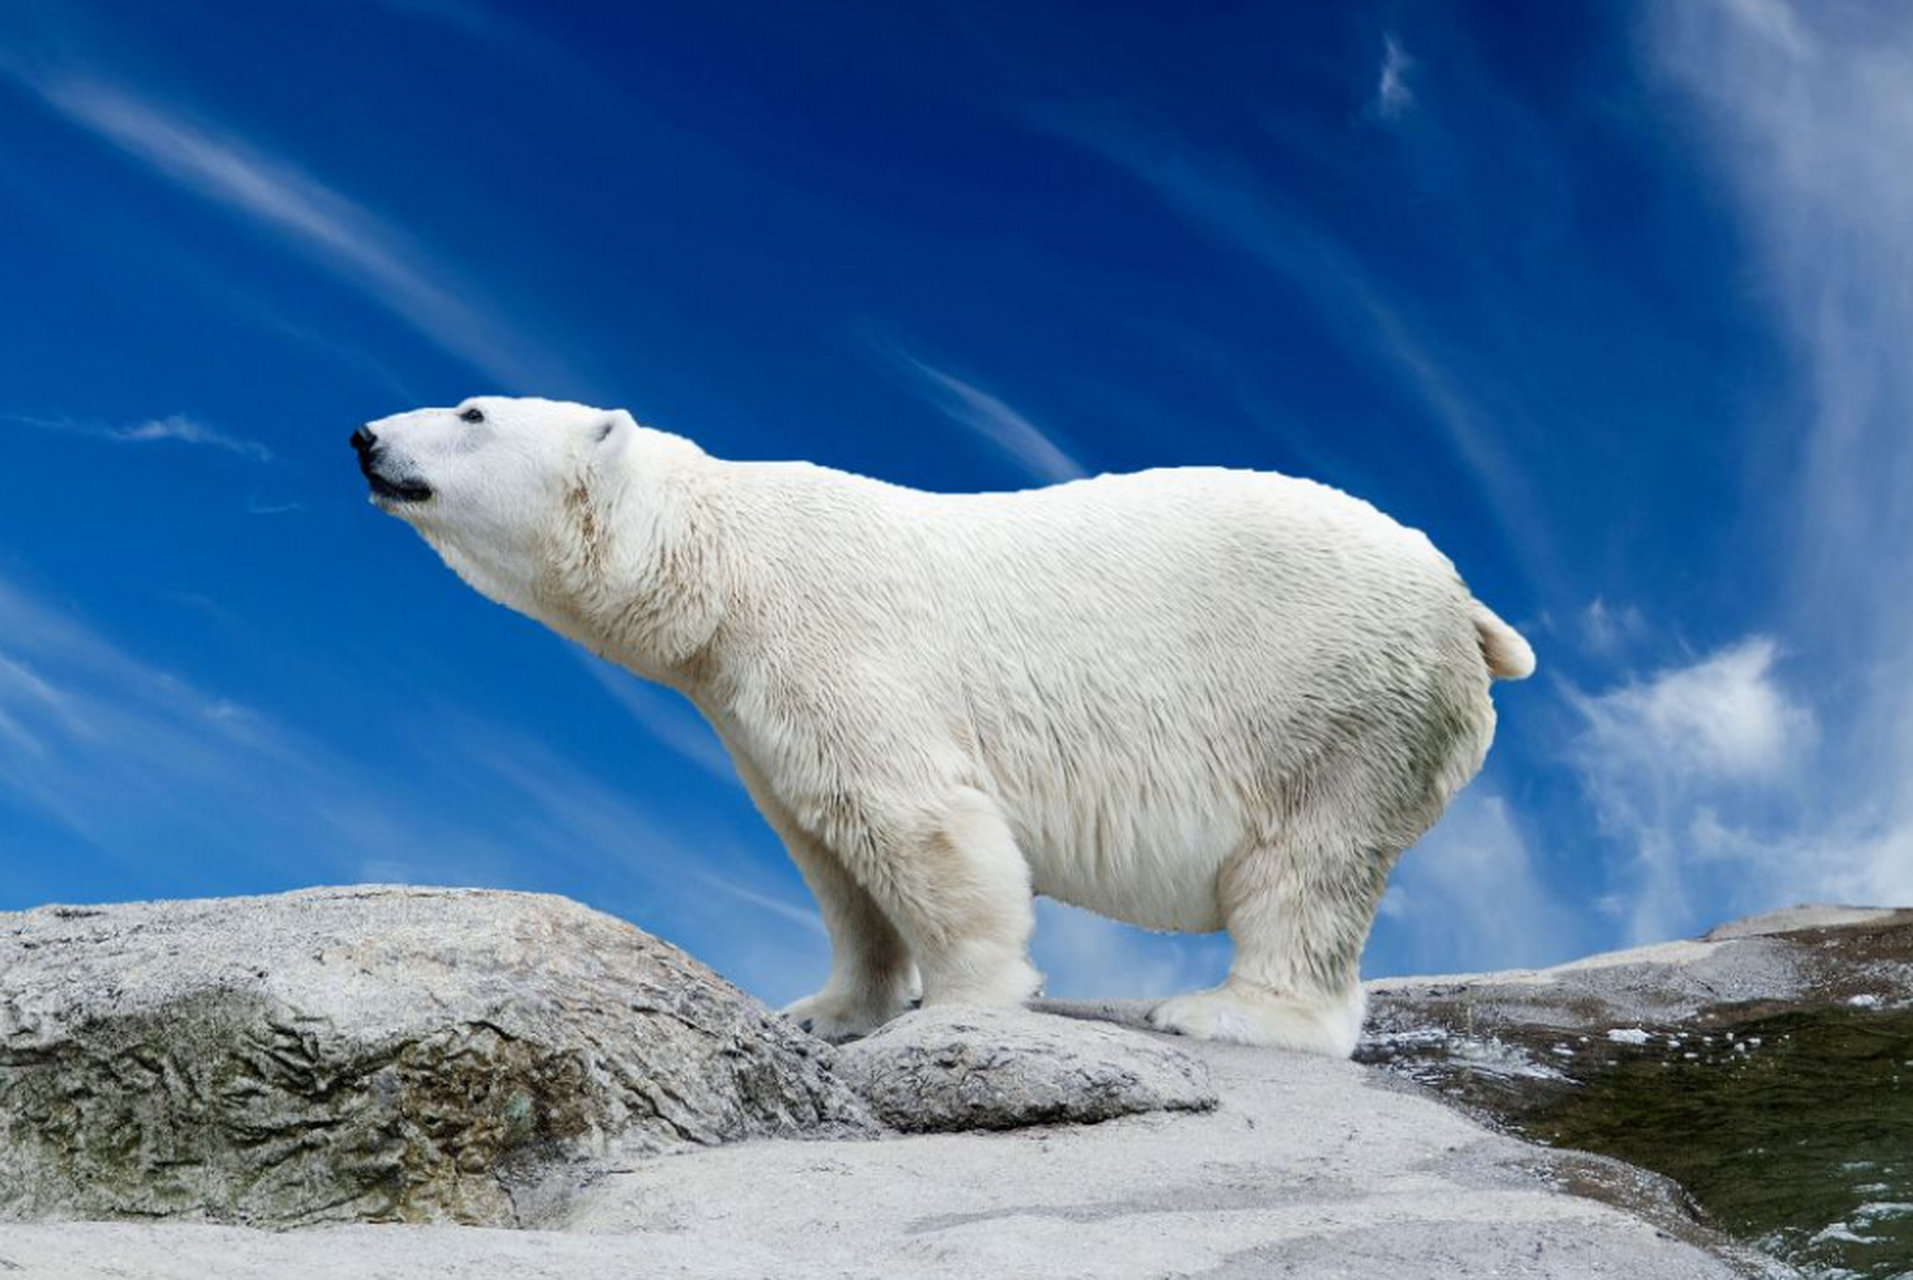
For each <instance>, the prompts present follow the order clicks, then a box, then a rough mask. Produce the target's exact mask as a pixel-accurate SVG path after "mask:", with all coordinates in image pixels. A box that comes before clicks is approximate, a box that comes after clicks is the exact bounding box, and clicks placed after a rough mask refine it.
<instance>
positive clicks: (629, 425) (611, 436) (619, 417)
mask: <svg viewBox="0 0 1913 1280" xmlns="http://www.w3.org/2000/svg"><path fill="white" fill-rule="evenodd" d="M637 426H638V424H637V422H636V421H634V420H633V419H632V417H631V415H630V414H628V413H626V412H625V411H624V410H623V409H613V410H611V412H609V413H607V414H605V416H604V418H603V419H602V420H601V421H600V422H599V423H598V424H597V425H596V426H594V427H593V428H592V429H591V432H592V443H593V444H595V445H597V446H598V447H599V448H600V449H611V450H615V449H620V448H622V447H624V446H625V445H627V444H629V443H630V442H631V433H632V432H633V431H635V430H636V429H637Z"/></svg>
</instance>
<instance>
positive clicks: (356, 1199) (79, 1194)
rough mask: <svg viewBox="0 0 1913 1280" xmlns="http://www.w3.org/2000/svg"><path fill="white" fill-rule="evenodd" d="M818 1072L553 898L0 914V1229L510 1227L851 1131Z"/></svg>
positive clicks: (186, 905)
mask: <svg viewBox="0 0 1913 1280" xmlns="http://www.w3.org/2000/svg"><path fill="white" fill-rule="evenodd" d="M831 1057H832V1050H831V1049H829V1048H828V1047H827V1046H825V1045H824V1044H822V1043H821V1042H819V1041H817V1040H815V1039H813V1038H811V1037H809V1036H806V1035H804V1034H803V1033H801V1032H800V1031H798V1030H797V1029H796V1028H795V1027H793V1026H792V1025H790V1024H789V1023H788V1022H787V1021H785V1020H784V1019H781V1018H779V1017H777V1016H775V1015H773V1014H771V1013H770V1012H769V1011H768V1010H766V1009H765V1008H764V1007H763V1006H762V1005H760V1004H758V1003H757V1002H756V1001H754V1000H752V999H750V998H749V997H747V996H745V995H743V994H742V993H741V992H739V991H737V990H736V989H735V988H733V987H732V986H730V985H729V984H728V983H726V982H724V981H723V980H722V979H721V978H719V977H717V976H716V975H715V974H713V973H711V972H710V971H709V970H708V969H705V968H704V967H703V966H702V965H699V964H697V963H696V962H695V961H693V960H691V959H689V958H688V957H686V956H685V955H684V954H682V953H681V952H679V951H677V950H676V949H674V948H672V947H670V946H668V945H666V944H664V943H662V942H659V941H658V940H656V939H655V938H652V937H650V936H648V935H646V934H644V933H642V932H640V931H639V930H637V929H635V928H633V927H631V926H630V925H628V924H625V923H623V922H621V921H618V920H614V919H612V918H611V917H609V916H605V915H601V914H599V913H597V912H593V911H589V910H587V909H585V908H583V907H580V906H578V905H577V904H575V903H571V902H568V901H565V900H564V899H561V898H553V897H545V896H539V895H530V894H517V893H491V892H479V891H466V890H438V889H406V888H381V887H361V888H351V889H314V890H307V891H304V892H299V893H289V894H283V895H279V896H276V897H263V898H236V899H225V900H217V901H201V902H155V903H140V904H133V905H126V906H112V907H46V908H42V909H39V910H36V911H28V912H24V913H18V914H0V1219H12V1220H16V1221H18V1220H23V1219H45V1218H73V1217H85V1218H114V1217H138V1218H145V1219H153V1218H169V1217H181V1218H190V1219H201V1220H209V1221H215V1222H235V1223H254V1224H262V1225H269V1226H288V1225H295V1224H309V1223H317V1222H341V1221H413V1222H418V1221H454V1222H460V1223H477V1224H491V1225H522V1224H525V1223H528V1222H533V1221H537V1220H539V1219H541V1218H542V1217H544V1216H547V1215H548V1214H549V1213H551V1212H555V1211H556V1209H557V1208H558V1207H559V1205H560V1204H561V1203H562V1201H563V1200H564V1198H565V1197H566V1196H567V1195H568V1194H569V1193H570V1191H571V1189H572V1188H573V1187H574V1186H575V1184H577V1183H578V1182H580V1181H583V1180H585V1179H587V1178H588V1177H590V1176H594V1174H595V1171H596V1170H597V1169H598V1168H600V1167H602V1164H603V1162H606V1161H611V1162H620V1161H627V1160H628V1159H629V1158H631V1157H633V1156H637V1155H643V1154H647V1153H653V1152H660V1151H665V1150H670V1149H676V1148H685V1147H696V1146H707V1145H712V1144H717V1143H723V1142H729V1141H733V1140H736V1139H742V1138H750V1137H763V1136H782V1137H794V1136H811V1135H861V1134H870V1133H873V1132H875V1125H874V1124H873V1122H872V1121H871V1119H870V1118H869V1115H868V1112H867V1110H866V1108H865V1107H864V1106H863V1105H862V1103H861V1102H860V1101H859V1100H858V1099H857V1098H856V1097H855V1095H853V1094H852V1093H851V1092H850V1090H849V1089H847V1088H846V1087H845V1086H844V1085H843V1084H842V1083H841V1082H840V1081H838V1080H837V1079H836V1078H835V1077H834V1076H833V1075H832V1074H831V1073H830V1071H829V1064H830V1060H831Z"/></svg>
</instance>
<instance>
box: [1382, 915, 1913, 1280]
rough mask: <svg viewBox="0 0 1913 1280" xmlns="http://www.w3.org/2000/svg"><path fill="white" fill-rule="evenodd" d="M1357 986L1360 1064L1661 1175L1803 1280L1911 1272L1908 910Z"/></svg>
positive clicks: (1534, 1135)
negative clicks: (1360, 994)
mask: <svg viewBox="0 0 1913 1280" xmlns="http://www.w3.org/2000/svg"><path fill="white" fill-rule="evenodd" d="M1369 990H1370V999H1369V1019H1368V1028H1367V1034H1366V1035H1365V1037H1364V1039H1363V1043H1362V1046H1361V1048H1360V1050H1359V1051H1358V1053H1357V1057H1358V1059H1359V1060H1361V1061H1363V1062H1367V1063H1372V1064H1375V1065H1378V1066H1381V1067H1383V1068H1385V1069H1386V1070H1388V1071H1389V1072H1391V1073H1395V1074H1398V1075H1400V1076H1402V1077H1405V1078H1407V1079H1410V1080H1414V1081H1416V1082H1418V1083H1420V1084H1422V1085H1426V1086H1428V1087H1431V1088H1433V1089H1434V1090H1436V1091H1438V1092H1439V1093H1440V1094H1441V1095H1442V1096H1443V1097H1444V1098H1446V1099H1448V1100H1449V1101H1450V1102H1451V1103H1453V1104H1455V1105H1458V1106H1460V1107H1462V1108H1463V1109H1465V1110H1466V1111H1468V1112H1469V1113H1471V1114H1474V1115H1476V1116H1479V1117H1481V1118H1483V1119H1485V1120H1487V1121H1488V1122H1490V1123H1492V1124H1495V1125H1497V1126H1499V1127H1502V1128H1504V1129H1506V1130H1507V1131H1509V1132H1513V1133H1516V1134H1520V1135H1522V1136H1525V1137H1528V1138H1531V1139H1535V1140H1538V1141H1540V1142H1544V1143H1547V1144H1549V1145H1551V1146H1556V1147H1564V1148H1565V1147H1572V1148H1579V1149H1582V1150H1587V1151H1594V1152H1602V1153H1605V1154H1607V1155H1610V1156H1614V1157H1618V1158H1621V1159H1623V1160H1626V1161H1629V1162H1631V1163H1633V1164H1636V1165H1641V1166H1645V1167H1646V1168H1649V1169H1653V1170H1657V1171H1659V1172H1660V1173H1662V1174H1665V1175H1667V1176H1669V1177H1670V1178H1673V1179H1675V1180H1677V1181H1678V1183H1679V1185H1680V1187H1681V1188H1682V1192H1681V1197H1682V1200H1683V1201H1684V1202H1685V1203H1686V1204H1688V1205H1689V1206H1690V1208H1691V1210H1692V1212H1693V1215H1694V1216H1695V1217H1697V1218H1699V1219H1703V1220H1705V1221H1707V1222H1709V1223H1711V1224H1713V1225H1715V1226H1718V1227H1720V1228H1722V1229H1724V1230H1726V1231H1728V1232H1731V1233H1732V1234H1734V1235H1735V1236H1737V1237H1739V1238H1740V1239H1742V1240H1745V1241H1748V1242H1751V1243H1753V1244H1756V1245H1758V1246H1759V1247H1760V1248H1761V1249H1762V1250H1765V1251H1767V1252H1769V1253H1772V1254H1775V1255H1778V1256H1780V1257H1782V1258H1785V1259H1787V1260H1788V1261H1790V1262H1792V1263H1794V1264H1795V1265H1797V1266H1799V1267H1800V1268H1802V1269H1803V1270H1805V1271H1806V1272H1807V1273H1809V1274H1811V1275H1816V1276H1829V1277H1832V1276H1839V1277H1852V1278H1859V1277H1882V1278H1884V1277H1901V1276H1908V1275H1913V911H1892V910H1881V909H1875V908H1863V907H1834V906H1802V907H1794V908H1790V909H1788V910H1785V911H1776V912H1772V913H1770V914H1767V915H1762V916H1755V917H1753V918H1751V919H1747V920H1739V921H1735V922H1733V923H1731V924H1726V925H1722V926H1720V927H1719V928H1717V929H1714V930H1713V931H1712V932H1710V933H1707V934H1705V935H1703V936H1702V937H1700V938H1696V939H1691V940H1685V941H1679V942H1669V943H1662V944H1659V945H1656V946H1649V947H1641V948H1638V949H1635V950H1632V951H1619V952H1613V953H1611V954H1607V955H1599V956H1593V957H1590V958H1588V959H1585V960H1578V961H1575V962H1574V963H1572V964H1565V965H1561V966H1559V967H1557V968H1552V969H1539V970H1518V971H1512V972H1504V973H1486V974H1472V975H1464V976H1458V977H1443V978H1401V979H1390V980H1387V981H1382V982H1376V983H1371V984H1370V987H1369Z"/></svg>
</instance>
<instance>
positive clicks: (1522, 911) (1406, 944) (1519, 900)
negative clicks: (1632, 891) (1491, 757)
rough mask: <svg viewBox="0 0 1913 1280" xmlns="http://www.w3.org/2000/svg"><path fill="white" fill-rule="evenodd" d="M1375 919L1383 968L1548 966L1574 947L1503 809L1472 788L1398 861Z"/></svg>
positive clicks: (1576, 940)
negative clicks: (1381, 936) (1383, 936)
mask: <svg viewBox="0 0 1913 1280" xmlns="http://www.w3.org/2000/svg"><path fill="white" fill-rule="evenodd" d="M1381 918H1382V919H1383V920H1384V921H1385V922H1387V926H1388V928H1389V930H1390V933H1391V938H1390V943H1391V946H1390V953H1391V955H1390V958H1391V959H1392V961H1393V964H1392V965H1391V968H1395V969H1399V970H1402V971H1404V972H1415V973H1431V972H1433V973H1441V972H1448V973H1454V972H1470V971H1478V970H1484V969H1507V968H1515V967H1528V966H1535V965H1543V964H1552V963H1554V962H1556V961H1560V960H1566V959H1569V958H1570V957H1571V956H1572V955H1573V954H1575V951H1576V948H1577V947H1578V945H1579V944H1580V943H1581V942H1582V940H1583V939H1582V937H1581V932H1580V930H1579V928H1577V925H1576V922H1575V920H1574V918H1573V916H1572V915H1571V913H1570V912H1569V911H1568V910H1567V909H1566V908H1565V907H1564V906H1563V905H1562V904H1561V903H1559V902H1557V901H1556V900H1555V899H1554V898H1553V897H1552V895H1551V894H1550V893H1549V892H1548V890H1547V888H1546V887H1545V886H1544V884H1543V881H1542V876H1541V873H1540V870H1539V869H1538V868H1537V867H1536V865H1535V860H1534V855H1533V853H1532V851H1531V850H1530V849H1529V847H1528V842H1527V840H1526V839H1525V838H1524V837H1523V835H1522V833H1521V830H1520V828H1519V827H1518V826H1517V825H1516V823H1515V819H1514V815H1513V814H1512V813H1511V812H1510V811H1509V808H1508V804H1507V801H1506V800H1504V799H1503V798H1502V797H1501V796H1499V795H1496V794H1494V793H1493V792H1490V791H1486V790H1482V789H1481V788H1480V786H1479V784H1477V785H1476V786H1475V787H1471V788H1469V789H1468V790H1466V791H1463V792H1462V793H1461V795H1460V796H1458V797H1457V798H1456V799H1455V802H1454V803H1453V804H1452V805H1451V806H1449V809H1448V812H1447V813H1446V814H1444V815H1443V816H1442V819H1441V821H1440V822H1438V823H1436V824H1435V826H1434V828H1433V829H1432V830H1431V831H1429V833H1428V834H1427V835H1426V836H1424V837H1422V839H1421V840H1420V841H1419V842H1418V843H1417V844H1416V845H1415V847H1414V848H1412V849H1410V850H1409V851H1408V852H1407V853H1405V854H1403V855H1402V859H1401V862H1400V864H1399V865H1398V866H1397V867H1396V870H1395V874H1394V877H1393V879H1392V880H1391V881H1390V884H1389V887H1388V891H1387V892H1386V893H1385V894H1384V895H1383V897H1382V905H1381Z"/></svg>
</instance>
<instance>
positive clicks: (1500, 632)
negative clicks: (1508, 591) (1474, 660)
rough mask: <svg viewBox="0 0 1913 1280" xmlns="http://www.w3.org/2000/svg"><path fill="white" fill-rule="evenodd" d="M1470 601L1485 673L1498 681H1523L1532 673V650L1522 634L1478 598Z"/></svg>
mask: <svg viewBox="0 0 1913 1280" xmlns="http://www.w3.org/2000/svg"><path fill="white" fill-rule="evenodd" d="M1473 603H1474V615H1475V634H1476V636H1478V637H1479V638H1480V640H1481V656H1482V657H1483V658H1486V659H1487V661H1488V674H1489V675H1491V676H1493V677H1494V678H1495V679H1497V680H1526V679H1527V678H1528V677H1529V676H1531V675H1533V674H1534V650H1533V649H1531V648H1529V647H1528V642H1527V641H1526V640H1523V639H1522V638H1521V633H1520V632H1518V631H1516V630H1515V629H1514V628H1513V627H1511V626H1509V625H1508V624H1507V623H1505V622H1503V621H1502V620H1501V619H1500V618H1499V617H1497V616H1496V615H1495V611H1494V610H1493V609H1490V608H1489V607H1488V606H1487V605H1485V604H1483V603H1481V601H1479V600H1476V601H1474V602H1473Z"/></svg>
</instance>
